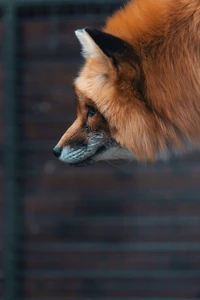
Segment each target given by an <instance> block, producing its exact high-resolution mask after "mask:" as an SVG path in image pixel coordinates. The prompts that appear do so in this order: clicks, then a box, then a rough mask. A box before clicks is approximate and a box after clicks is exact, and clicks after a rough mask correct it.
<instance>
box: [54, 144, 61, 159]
mask: <svg viewBox="0 0 200 300" xmlns="http://www.w3.org/2000/svg"><path fill="white" fill-rule="evenodd" d="M61 152H62V148H60V147H58V146H55V148H53V154H54V155H55V156H56V157H60V155H61Z"/></svg>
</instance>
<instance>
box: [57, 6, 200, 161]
mask: <svg viewBox="0 0 200 300" xmlns="http://www.w3.org/2000/svg"><path fill="white" fill-rule="evenodd" d="M75 34H76V36H77V38H78V40H79V42H80V44H81V47H82V55H83V58H84V66H83V67H82V69H81V70H80V73H79V75H78V77H77V78H76V79H75V82H74V92H75V95H76V98H77V119H76V120H75V122H74V123H73V124H72V126H71V127H70V128H69V129H68V130H67V131H66V132H65V134H64V135H63V136H62V137H61V139H60V141H59V142H58V144H57V145H56V147H55V148H54V154H55V155H56V156H57V157H58V158H59V159H60V160H61V161H63V162H66V163H69V164H72V165H75V166H84V165H88V164H92V163H94V162H96V161H99V160H110V159H132V158H135V159H137V160H139V161H155V160H157V159H164V158H168V157H170V156H171V155H174V154H175V155H176V154H178V153H182V152H188V151H190V150H191V149H198V147H199V145H200V144H199V138H200V0H132V1H130V2H129V3H127V4H126V5H125V6H124V7H122V8H121V9H120V10H119V11H117V12H115V13H114V14H113V15H112V16H111V17H110V18H108V20H107V22H106V24H105V26H104V27H103V28H102V29H101V30H97V29H92V28H85V29H79V30H77V31H75Z"/></svg>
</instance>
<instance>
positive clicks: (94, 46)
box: [75, 28, 132, 59]
mask: <svg viewBox="0 0 200 300" xmlns="http://www.w3.org/2000/svg"><path fill="white" fill-rule="evenodd" d="M75 34H76V36H77V38H78V39H79V41H80V43H81V45H82V51H83V56H84V57H85V58H88V57H91V56H95V55H98V54H100V53H101V54H102V52H103V53H104V54H105V55H106V56H108V57H110V58H113V59H116V56H119V55H120V54H121V55H122V54H124V55H126V54H127V53H128V52H130V51H131V49H132V48H131V46H130V45H129V44H128V43H126V42H125V41H123V40H122V39H120V38H118V37H116V36H114V35H111V34H108V33H105V32H103V31H100V30H97V29H92V28H85V29H79V30H76V31H75Z"/></svg>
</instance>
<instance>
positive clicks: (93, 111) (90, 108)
mask: <svg viewBox="0 0 200 300" xmlns="http://www.w3.org/2000/svg"><path fill="white" fill-rule="evenodd" d="M96 112H97V111H96V109H95V108H94V107H93V106H88V114H87V115H88V117H90V118H91V117H93V116H94V115H95V114H96Z"/></svg>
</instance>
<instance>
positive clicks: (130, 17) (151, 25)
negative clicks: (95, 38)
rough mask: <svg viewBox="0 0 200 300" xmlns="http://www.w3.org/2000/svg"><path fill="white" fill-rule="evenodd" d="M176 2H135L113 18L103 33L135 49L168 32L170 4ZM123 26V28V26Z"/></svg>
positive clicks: (154, 0) (131, 2) (166, 0)
mask: <svg viewBox="0 0 200 300" xmlns="http://www.w3.org/2000/svg"><path fill="white" fill-rule="evenodd" d="M172 1H174V0H145V1H141V0H134V1H130V3H128V4H127V5H126V6H125V7H123V8H121V9H120V10H119V11H117V12H116V13H114V15H113V16H111V17H110V18H109V19H108V20H107V23H106V25H105V27H104V28H103V31H105V32H107V33H110V34H113V35H115V36H117V37H119V38H121V39H123V40H125V41H126V42H128V43H129V44H130V45H132V46H134V48H135V47H136V46H137V45H138V44H139V43H140V42H142V43H143V42H147V41H148V40H151V37H153V36H155V33H156V36H159V35H161V36H162V35H163V34H164V33H165V31H166V24H165V23H164V22H166V15H167V13H168V6H169V3H170V2H172ZM122 24H123V26H122Z"/></svg>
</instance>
